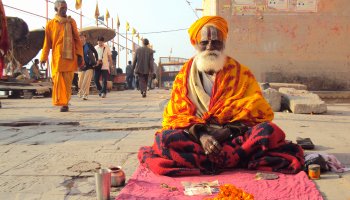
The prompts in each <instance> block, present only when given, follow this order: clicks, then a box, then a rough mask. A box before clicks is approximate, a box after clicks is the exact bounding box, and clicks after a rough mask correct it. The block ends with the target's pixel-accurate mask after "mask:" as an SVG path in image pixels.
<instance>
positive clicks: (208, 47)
mask: <svg viewBox="0 0 350 200" xmlns="http://www.w3.org/2000/svg"><path fill="white" fill-rule="evenodd" d="M213 49H214V48H213V44H212V41H211V40H209V41H208V44H207V46H206V50H213Z"/></svg>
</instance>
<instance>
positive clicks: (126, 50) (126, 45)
mask: <svg viewBox="0 0 350 200" xmlns="http://www.w3.org/2000/svg"><path fill="white" fill-rule="evenodd" d="M125 38H126V43H125V55H126V60H125V62H126V63H125V66H127V65H128V30H126V34H125Z"/></svg>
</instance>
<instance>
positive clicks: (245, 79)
mask: <svg viewBox="0 0 350 200" xmlns="http://www.w3.org/2000/svg"><path fill="white" fill-rule="evenodd" d="M193 59H194V58H191V59H190V60H189V61H188V62H187V63H185V64H184V66H183V67H182V69H181V70H180V72H179V74H178V75H177V76H176V79H175V81H174V85H173V90H172V94H171V99H170V101H169V103H168V105H167V107H166V108H165V111H164V114H163V123H162V125H163V128H162V129H163V130H168V129H180V128H187V127H190V126H191V125H193V124H207V123H216V124H219V125H223V124H226V123H230V122H235V121H240V122H243V123H245V124H246V125H249V126H253V125H256V124H258V123H261V122H265V121H271V120H272V119H273V117H274V114H273V111H272V109H271V107H270V105H269V103H268V102H267V101H266V100H265V99H264V97H263V96H262V93H261V89H260V87H259V85H258V82H257V81H256V79H255V77H254V75H253V74H252V72H251V71H250V70H249V69H248V68H247V67H245V66H243V65H241V64H240V63H238V62H237V61H235V60H234V59H232V58H230V57H227V61H226V64H225V66H224V68H223V69H222V70H221V71H219V72H218V73H217V75H216V79H215V82H214V86H213V90H212V96H211V98H210V103H209V110H208V112H206V113H204V114H203V116H202V117H198V116H196V106H195V105H194V104H193V102H192V101H191V100H190V99H189V97H188V94H189V87H188V78H189V75H190V71H191V70H190V69H191V66H192V62H193Z"/></svg>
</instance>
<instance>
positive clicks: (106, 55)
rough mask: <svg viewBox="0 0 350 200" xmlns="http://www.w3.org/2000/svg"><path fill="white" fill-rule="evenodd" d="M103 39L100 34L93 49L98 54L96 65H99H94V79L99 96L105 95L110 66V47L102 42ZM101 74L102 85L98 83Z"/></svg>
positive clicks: (103, 96)
mask: <svg viewBox="0 0 350 200" xmlns="http://www.w3.org/2000/svg"><path fill="white" fill-rule="evenodd" d="M104 41H105V39H104V37H102V36H99V37H98V38H97V44H98V45H97V46H95V49H96V51H97V54H98V61H97V65H99V66H100V67H95V75H94V81H95V84H96V88H97V90H98V91H99V96H100V97H102V98H105V97H106V95H107V79H108V74H109V73H110V71H109V70H110V66H111V65H112V63H113V62H112V53H111V49H110V48H109V46H108V45H107V44H105V43H104ZM101 76H102V86H101V84H100V77H101Z"/></svg>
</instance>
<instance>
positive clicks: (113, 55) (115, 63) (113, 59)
mask: <svg viewBox="0 0 350 200" xmlns="http://www.w3.org/2000/svg"><path fill="white" fill-rule="evenodd" d="M111 52H112V61H113V67H114V69H116V68H117V56H118V51H116V50H115V47H113V48H112V51H111Z"/></svg>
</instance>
